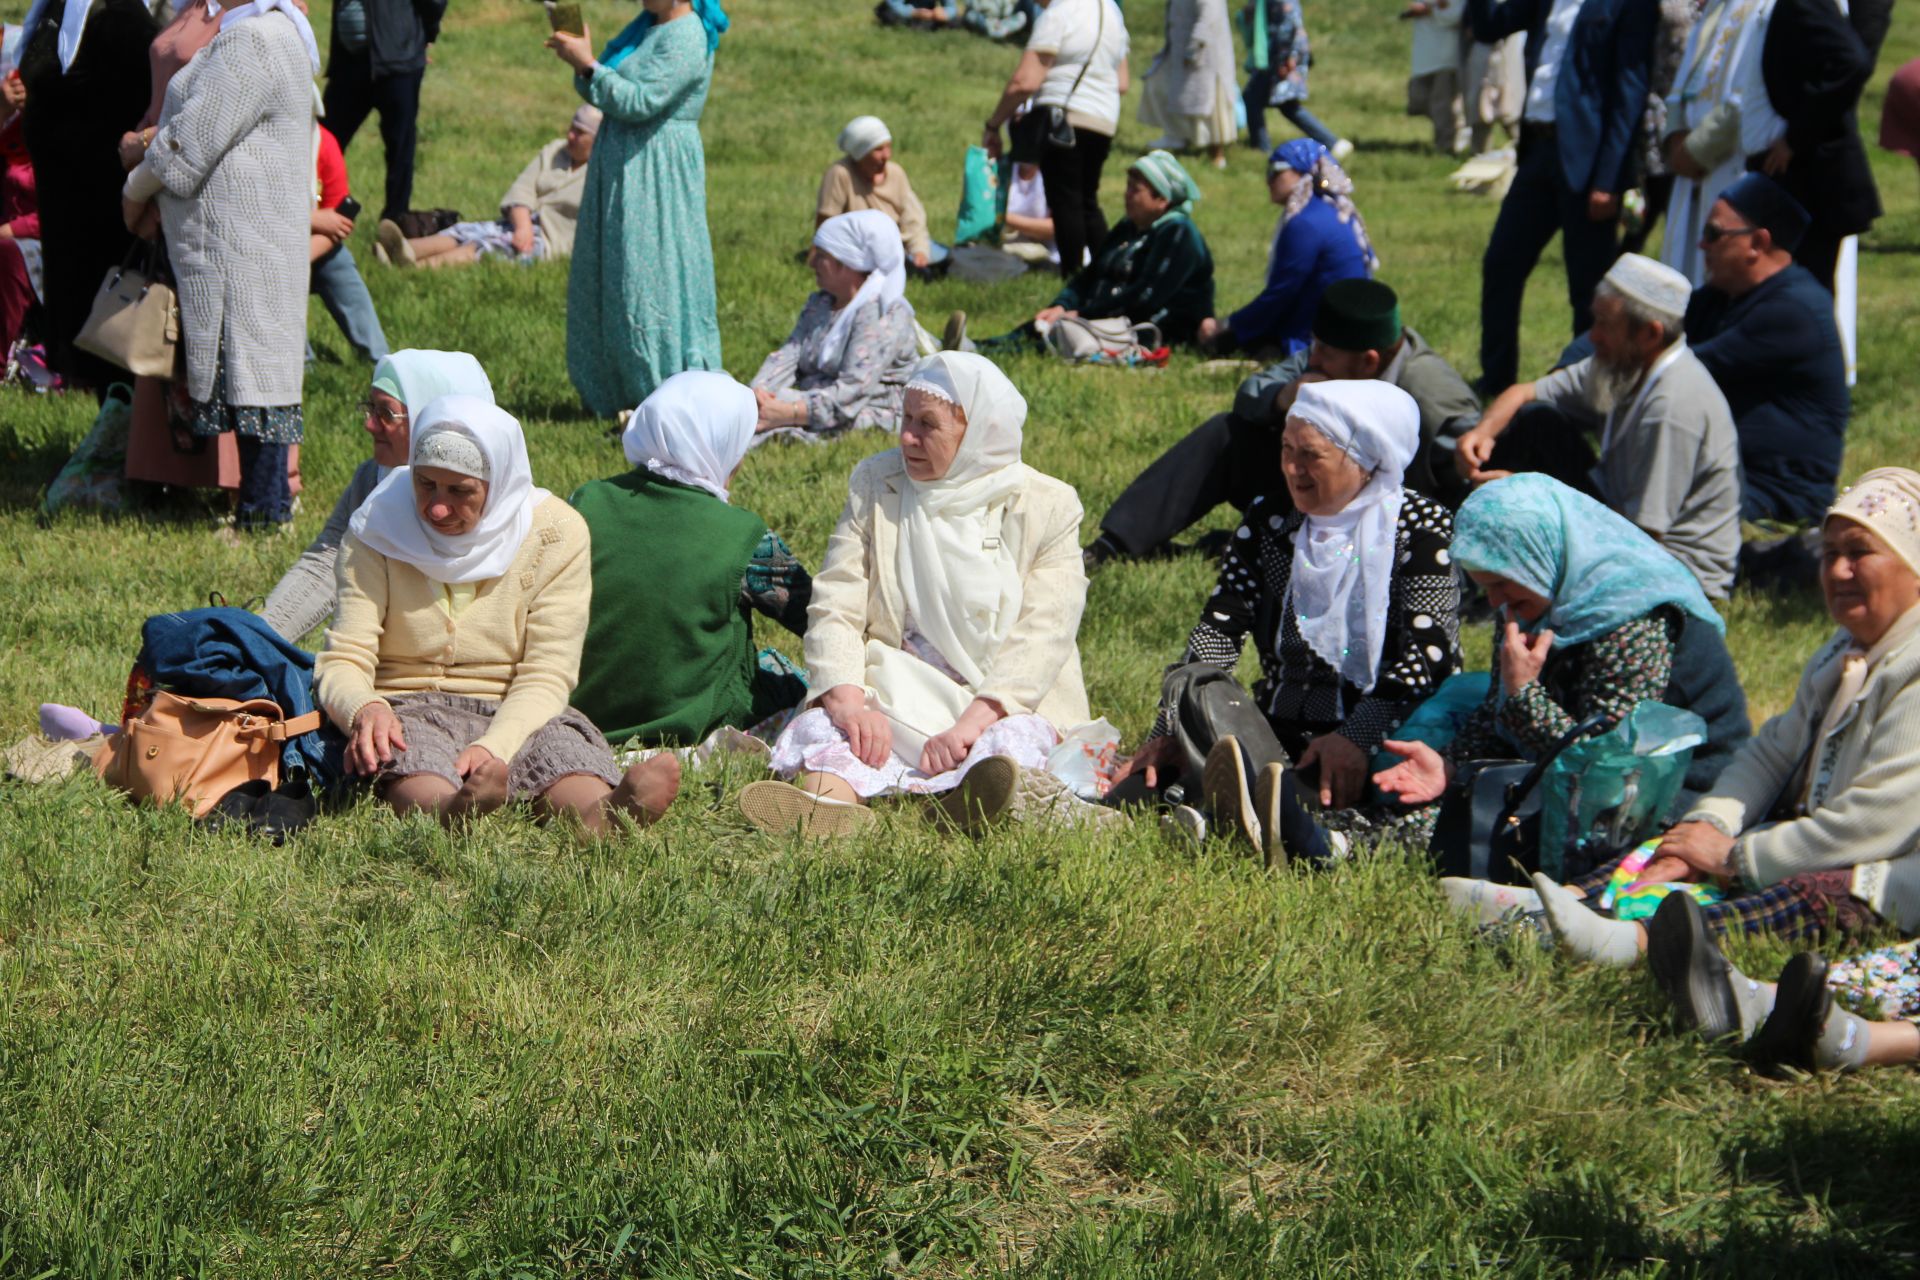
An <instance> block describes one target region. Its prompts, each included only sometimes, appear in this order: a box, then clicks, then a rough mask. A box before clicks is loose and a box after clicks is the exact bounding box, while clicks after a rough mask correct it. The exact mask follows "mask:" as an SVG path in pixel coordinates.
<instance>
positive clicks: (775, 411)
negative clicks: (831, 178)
mask: <svg viewBox="0 0 1920 1280" xmlns="http://www.w3.org/2000/svg"><path fill="white" fill-rule="evenodd" d="M813 250H814V252H813V276H814V279H815V280H816V281H817V282H818V283H819V285H820V288H819V290H818V291H817V292H815V293H814V294H812V295H811V296H809V297H808V298H807V301H806V305H805V306H803V307H801V308H800V319H799V320H798V321H796V322H795V323H794V326H793V332H792V333H791V334H789V335H787V340H786V341H785V342H783V343H781V344H780V348H779V349H778V350H777V351H775V352H773V354H771V355H769V356H768V357H767V358H766V359H765V360H764V361H762V362H761V364H760V372H758V373H756V374H754V375H753V393H754V396H755V397H756V399H757V400H758V402H759V429H760V430H761V431H763V432H778V433H780V434H781V435H783V436H812V437H820V436H827V435H834V434H837V433H839V432H842V431H847V430H851V429H852V428H855V427H880V428H882V429H884V430H887V431H898V430H899V429H900V397H901V395H902V393H903V392H904V390H905V388H906V385H907V375H908V374H909V373H911V372H912V370H913V364H914V361H915V360H917V359H918V358H919V352H918V347H917V346H916V340H917V336H918V334H917V328H916V326H915V324H914V319H913V304H912V303H910V302H908V301H907V299H906V286H907V271H906V266H905V263H906V259H905V258H904V257H903V256H902V254H901V249H900V231H899V229H898V228H897V227H895V226H894V225H893V222H892V220H891V219H889V218H888V217H887V215H886V214H884V213H880V212H878V211H877V210H874V209H861V210H857V211H856V212H853V213H842V214H837V215H836V216H834V217H831V218H828V219H827V220H826V221H825V222H823V223H821V224H820V227H819V230H817V231H815V232H814V233H813Z"/></svg>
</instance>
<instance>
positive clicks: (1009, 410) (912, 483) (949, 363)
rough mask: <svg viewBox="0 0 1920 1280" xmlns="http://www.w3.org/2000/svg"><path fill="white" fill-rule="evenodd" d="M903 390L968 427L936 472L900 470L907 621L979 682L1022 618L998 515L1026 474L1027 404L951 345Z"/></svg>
mask: <svg viewBox="0 0 1920 1280" xmlns="http://www.w3.org/2000/svg"><path fill="white" fill-rule="evenodd" d="M907 390H908V391H909V392H913V391H919V392H923V393H925V394H927V395H931V396H935V397H937V398H939V399H941V400H944V401H946V402H947V403H949V404H952V405H955V406H957V407H958V408H959V410H960V412H961V413H962V414H963V415H964V416H965V419H966V424H967V432H966V435H964V436H962V437H961V440H960V447H959V449H958V450H957V451H956V452H955V453H954V456H953V462H952V464H951V465H950V466H948V468H947V473H946V474H945V475H944V476H941V477H940V478H939V479H938V480H915V479H914V478H913V477H912V476H908V477H907V487H906V490H905V491H904V492H903V493H902V494H901V496H900V552H899V573H900V592H901V595H902V597H903V598H904V599H905V601H906V611H907V616H908V617H909V618H911V619H912V623H913V626H914V628H915V629H916V630H917V631H919V633H920V634H921V635H923V636H925V637H926V638H927V640H928V641H929V642H931V643H932V645H933V647H934V648H935V649H936V650H938V651H939V653H940V656H941V657H943V658H945V659H946V660H947V665H948V666H950V667H952V668H953V669H954V670H955V671H956V672H958V673H959V674H960V676H961V678H962V680H963V681H964V683H965V684H966V685H967V687H968V688H970V689H978V688H979V686H980V682H981V681H982V680H983V679H984V678H985V676H986V673H987V671H988V670H989V669H990V668H991V666H992V662H993V654H994V651H995V650H996V649H998V648H999V646H1000V643H1001V641H1003V640H1005V639H1006V638H1007V632H1008V631H1009V630H1011V629H1012V627H1013V621H1014V619H1015V618H1017V617H1019V616H1020V602H1021V599H1022V596H1023V590H1024V584H1023V583H1022V582H1021V579H1020V572H1019V569H1018V567H1017V566H1016V565H1015V563H1014V559H1013V550H1012V548H1011V547H1010V546H1009V545H1008V540H1007V539H1005V538H1003V537H1001V535H1000V521H1001V517H1002V515H1003V514H1004V511H1005V507H1006V501H1007V499H1008V498H1009V497H1011V496H1012V495H1013V494H1015V493H1016V492H1018V491H1019V490H1020V489H1022V488H1024V487H1025V485H1026V483H1027V477H1028V476H1029V474H1031V473H1030V472H1029V470H1028V468H1027V466H1026V464H1024V463H1022V462H1021V461H1020V440H1021V428H1022V427H1023V426H1024V425H1025V423H1026V420H1027V402H1026V400H1025V399H1024V398H1023V397H1022V396H1021V395H1020V392H1019V391H1018V390H1016V389H1015V388H1014V385H1013V383H1011V382H1009V381H1008V380H1007V375H1006V374H1004V373H1002V372H1000V370H999V369H998V368H996V367H995V366H994V364H993V362H992V361H990V360H988V359H986V358H985V357H984V356H977V355H972V354H969V353H965V352H959V351H942V352H940V353H939V354H937V355H932V356H928V357H927V358H926V359H925V360H922V361H921V362H920V363H919V364H918V365H916V366H915V367H914V371H913V377H912V380H911V381H909V382H908V383H907Z"/></svg>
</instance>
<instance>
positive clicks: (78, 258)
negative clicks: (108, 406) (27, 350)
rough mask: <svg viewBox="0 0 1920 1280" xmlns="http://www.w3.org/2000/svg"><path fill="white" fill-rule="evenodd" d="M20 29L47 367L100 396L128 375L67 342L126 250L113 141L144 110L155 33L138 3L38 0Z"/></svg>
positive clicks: (117, 140)
mask: <svg viewBox="0 0 1920 1280" xmlns="http://www.w3.org/2000/svg"><path fill="white" fill-rule="evenodd" d="M24 26H25V29H26V34H25V36H24V38H23V43H22V46H21V51H20V80H21V83H22V84H23V85H25V87H26V91H27V105H26V108H25V115H24V118H23V122H22V129H23V131H24V136H25V141H26V146H27V153H28V155H29V156H31V157H32V159H33V173H34V180H35V182H36V183H37V185H38V194H39V199H40V217H41V232H40V252H41V255H42V263H43V273H44V274H43V275H42V277H41V279H42V284H43V285H44V292H43V295H42V296H43V297H45V299H46V320H47V329H46V339H47V362H48V363H49V364H51V365H52V366H53V368H54V370H55V371H56V372H57V373H59V374H60V375H61V376H62V377H64V378H65V379H66V380H67V381H68V382H69V383H79V384H81V385H84V386H91V387H95V388H97V389H99V390H100V391H102V392H104V391H105V390H106V387H107V384H108V383H110V382H113V381H115V380H116V379H119V380H124V379H125V377H126V375H125V373H123V372H122V371H120V370H117V369H115V368H114V367H113V366H112V365H110V364H108V363H107V362H106V361H104V360H102V359H100V358H99V357H97V356H91V355H88V354H86V353H85V352H82V351H76V350H75V349H74V347H73V340H74V338H75V337H76V336H78V335H79V333H80V328H81V326H82V325H84V324H86V322H87V312H88V311H89V310H90V309H91V308H92V306H93V295H94V294H95V293H96V292H97V291H98V290H99V288H100V282H101V281H102V280H104V279H105V278H106V274H107V272H108V271H109V270H111V269H112V268H113V267H114V266H115V265H116V264H118V263H119V262H120V260H121V259H122V258H124V257H125V256H126V253H127V249H128V248H129V247H130V246H131V245H132V243H133V240H132V237H131V236H130V235H129V234H128V231H127V228H126V227H125V226H123V225H121V220H120V215H119V206H120V199H119V196H120V181H121V179H122V178H123V177H124V176H125V173H126V171H125V170H124V169H123V168H122V167H121V164H120V150H119V148H120V139H121V137H122V136H123V135H124V134H125V133H126V132H127V131H128V130H129V129H131V128H132V127H133V126H134V124H135V123H137V122H138V121H139V119H140V113H141V112H142V111H144V110H146V106H147V96H148V91H149V88H150V84H151V81H150V79H149V72H148V69H147V46H148V45H150V44H152V43H153V37H154V33H155V32H156V31H158V30H159V28H158V26H157V25H156V24H155V23H154V21H153V18H152V16H151V15H150V14H149V13H148V12H147V7H146V6H145V5H144V4H142V3H140V0H36V3H35V4H34V6H33V9H32V11H31V12H29V13H28V14H27V20H26V22H25V24H24Z"/></svg>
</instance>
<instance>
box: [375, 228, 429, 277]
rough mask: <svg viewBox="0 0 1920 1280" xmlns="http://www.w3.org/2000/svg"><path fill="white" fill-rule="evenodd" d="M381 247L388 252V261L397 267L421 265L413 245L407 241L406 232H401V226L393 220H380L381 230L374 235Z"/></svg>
mask: <svg viewBox="0 0 1920 1280" xmlns="http://www.w3.org/2000/svg"><path fill="white" fill-rule="evenodd" d="M374 238H375V239H376V240H378V241H379V243H380V247H381V248H382V249H385V250H386V251H387V260H388V261H389V262H391V263H392V264H393V265H394V266H396V267H412V266H417V265H419V263H418V260H417V259H416V258H415V257H414V256H413V245H412V243H411V242H410V241H408V239H407V235H406V232H404V231H402V230H400V224H399V223H397V222H395V221H394V220H393V219H392V218H382V219H380V228H379V230H378V231H376V232H375V233H374Z"/></svg>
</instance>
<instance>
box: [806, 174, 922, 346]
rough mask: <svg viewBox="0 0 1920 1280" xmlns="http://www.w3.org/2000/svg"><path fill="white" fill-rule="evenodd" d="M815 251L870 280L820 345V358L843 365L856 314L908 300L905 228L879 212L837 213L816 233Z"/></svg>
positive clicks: (837, 314) (837, 315)
mask: <svg viewBox="0 0 1920 1280" xmlns="http://www.w3.org/2000/svg"><path fill="white" fill-rule="evenodd" d="M813 247H814V248H816V249H819V250H821V251H822V252H823V253H830V254H832V255H833V256H834V257H835V258H837V259H839V260H840V261H841V262H843V263H845V264H846V265H847V266H849V267H852V268H853V269H854V270H855V271H864V272H866V273H867V278H866V279H865V280H863V281H861V283H860V291H859V292H858V293H856V294H854V295H853V298H852V300H850V301H849V302H848V303H847V305H846V306H844V307H842V308H840V309H839V310H838V311H836V312H834V313H833V324H832V326H831V327H830V328H828V330H827V336H826V339H825V341H824V342H822V344H821V346H820V358H821V359H822V360H829V361H832V362H833V363H834V364H836V365H837V364H839V362H840V358H841V357H842V356H844V355H845V354H846V351H847V334H848V332H849V331H850V330H851V329H852V328H853V316H854V313H855V312H857V311H858V310H860V308H862V307H864V306H866V305H867V303H869V302H872V301H875V300H878V301H879V303H880V310H881V311H882V312H885V311H886V309H887V308H888V307H891V306H892V305H893V304H894V303H896V302H898V301H900V299H902V298H904V297H906V294H907V254H906V249H905V248H904V247H903V246H902V245H901V243H900V224H898V223H897V222H895V221H894V220H893V219H892V218H889V217H888V216H887V215H886V214H884V213H881V212H880V211H879V210H878V209H857V210H855V211H854V212H852V213H841V214H836V215H834V216H833V217H831V218H828V219H827V220H826V221H825V222H823V223H821V224H820V229H819V230H818V231H815V232H814V233H813Z"/></svg>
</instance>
